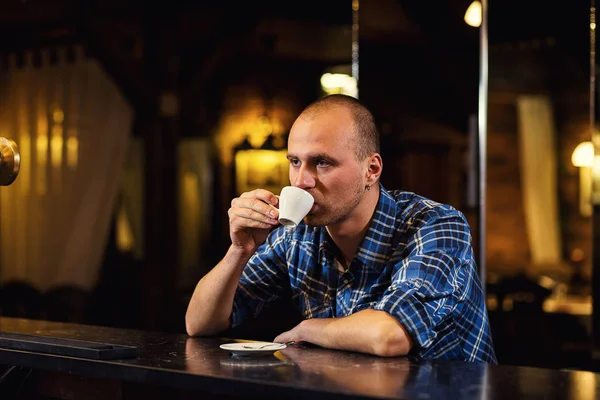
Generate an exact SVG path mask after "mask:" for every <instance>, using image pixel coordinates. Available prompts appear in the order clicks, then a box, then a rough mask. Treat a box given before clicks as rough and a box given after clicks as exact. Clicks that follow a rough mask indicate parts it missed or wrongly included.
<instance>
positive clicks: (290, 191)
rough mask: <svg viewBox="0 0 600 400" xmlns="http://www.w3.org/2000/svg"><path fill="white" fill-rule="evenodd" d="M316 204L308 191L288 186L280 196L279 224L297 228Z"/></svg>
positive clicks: (282, 190)
mask: <svg viewBox="0 0 600 400" xmlns="http://www.w3.org/2000/svg"><path fill="white" fill-rule="evenodd" d="M314 202H315V199H314V197H312V195H311V194H310V193H308V192H307V191H306V190H303V189H300V188H297V187H295V186H286V187H284V188H283V189H281V193H280V194H279V223H280V224H281V225H285V226H291V227H296V226H297V225H298V224H299V223H300V221H302V220H303V219H304V217H306V215H307V214H308V212H309V211H310V209H311V208H312V206H313V204H314Z"/></svg>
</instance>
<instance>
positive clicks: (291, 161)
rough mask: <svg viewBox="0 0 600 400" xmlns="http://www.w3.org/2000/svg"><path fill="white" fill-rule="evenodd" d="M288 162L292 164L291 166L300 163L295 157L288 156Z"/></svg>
mask: <svg viewBox="0 0 600 400" xmlns="http://www.w3.org/2000/svg"><path fill="white" fill-rule="evenodd" d="M290 164H292V165H293V166H295V167H296V166H298V165H300V161H299V160H297V159H295V158H290Z"/></svg>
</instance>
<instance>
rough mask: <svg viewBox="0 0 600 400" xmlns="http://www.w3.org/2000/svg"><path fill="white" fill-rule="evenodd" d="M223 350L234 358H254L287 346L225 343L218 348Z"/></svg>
mask: <svg viewBox="0 0 600 400" xmlns="http://www.w3.org/2000/svg"><path fill="white" fill-rule="evenodd" d="M219 347H220V348H222V349H223V350H228V351H230V352H231V353H232V354H233V355H235V356H243V357H255V356H268V355H271V354H273V353H275V352H276V351H278V350H283V349H285V348H286V347H287V346H286V345H285V344H283V343H270V342H247V343H244V342H242V343H226V344H222V345H221V346H219Z"/></svg>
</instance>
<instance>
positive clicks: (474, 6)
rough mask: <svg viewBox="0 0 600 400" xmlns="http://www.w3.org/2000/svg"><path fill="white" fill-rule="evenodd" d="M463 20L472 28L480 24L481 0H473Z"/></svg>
mask: <svg viewBox="0 0 600 400" xmlns="http://www.w3.org/2000/svg"><path fill="white" fill-rule="evenodd" d="M465 22H466V23H467V25H470V26H472V27H474V28H479V26H481V2H480V1H478V0H475V1H473V2H472V3H471V5H470V6H469V8H467V11H466V12H465Z"/></svg>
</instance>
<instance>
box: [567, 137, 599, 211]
mask: <svg viewBox="0 0 600 400" xmlns="http://www.w3.org/2000/svg"><path fill="white" fill-rule="evenodd" d="M571 163H572V164H573V165H574V166H576V167H578V168H579V213H580V214H581V215H582V216H584V217H589V216H591V215H592V168H593V167H594V144H593V143H592V142H590V141H585V142H581V143H579V144H578V145H577V147H575V150H573V154H572V155H571Z"/></svg>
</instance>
